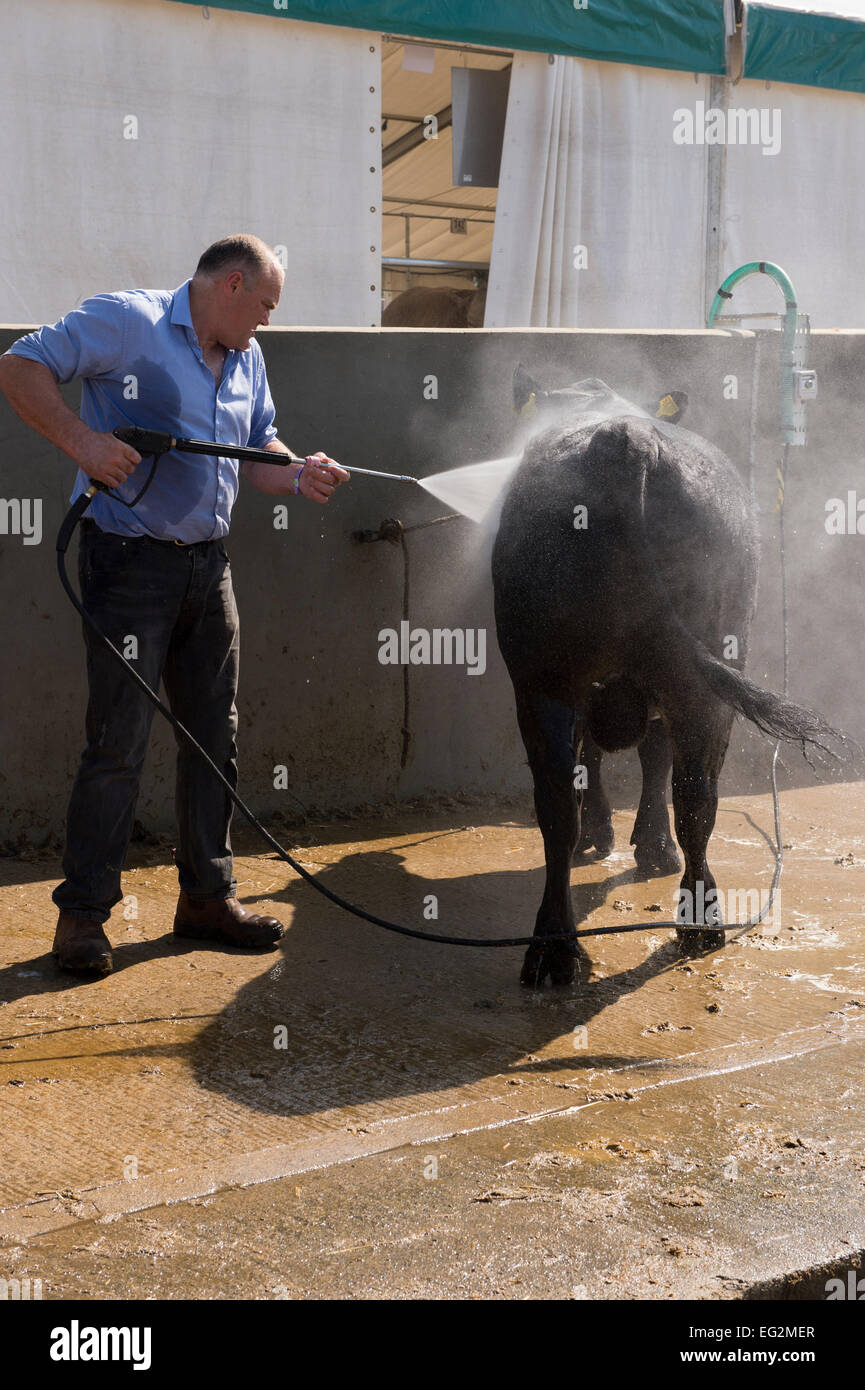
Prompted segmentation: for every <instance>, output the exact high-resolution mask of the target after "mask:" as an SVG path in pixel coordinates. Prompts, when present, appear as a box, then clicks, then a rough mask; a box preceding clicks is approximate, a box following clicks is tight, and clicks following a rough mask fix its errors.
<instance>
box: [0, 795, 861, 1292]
mask: <svg viewBox="0 0 865 1390" xmlns="http://www.w3.org/2000/svg"><path fill="white" fill-rule="evenodd" d="M863 793H865V787H863V786H862V785H861V784H859V785H854V786H849V785H848V786H841V787H838V786H827V787H818V788H816V789H809V790H797V791H791V792H787V793H784V794H783V796H782V816H783V827H784V840H785V844H788V845H789V846H790V848H789V849H787V851H786V864H785V873H784V878H783V880H782V894H781V908H780V913H779V914H778V916H777V918H775V917H774V916H773V918H772V919H770V920H769V921H767V922H766V923H763V924H762V926H761V928H759V929H755V930H754V931H753V932H751V933H749V934H748V935H746V936H743V937H740V938H739V939H735V940H731V941H730V942H729V943H728V945H727V946H726V947H725V949H724V950H723V951H722V952H718V953H716V954H714V955H712V956H709V957H705V958H701V959H697V960H687V959H685V960H683V959H682V958H681V957H680V956H679V955H678V953H677V950H676V947H675V945H674V943H673V941H672V940H671V936H672V934H671V933H669V932H665V931H660V930H659V931H657V932H652V931H646V932H644V933H634V934H631V935H626V936H615V937H599V938H589V939H587V940H586V942H585V943H584V945H585V955H584V969H583V973H582V976H581V978H580V980H579V981H578V982H577V983H576V984H575V985H574V986H573V987H572V988H569V989H567V990H559V991H551V990H546V991H543V992H540V993H537V994H533V993H531V992H527V991H525V990H522V989H520V987H519V985H518V983H517V977H518V972H519V964H520V958H521V953H520V952H519V951H511V950H504V951H476V950H465V951H458V950H455V949H452V948H445V947H439V946H431V945H428V944H424V943H421V942H415V941H409V940H405V939H402V938H396V937H393V936H390V935H385V934H384V933H382V932H381V931H379V930H378V929H376V928H373V927H371V926H368V925H366V924H364V923H363V922H360V921H358V920H357V919H354V918H352V917H350V916H348V915H346V914H344V913H341V912H339V911H338V910H337V909H336V908H335V907H333V906H332V905H330V904H329V903H327V902H326V901H325V900H324V899H322V898H320V897H318V896H317V895H315V894H314V893H313V891H312V890H311V889H310V888H309V887H308V886H307V885H305V884H303V883H302V882H301V881H300V880H299V879H297V878H296V877H295V876H294V875H293V874H292V873H291V871H290V870H288V869H287V867H286V866H284V865H283V864H282V863H281V862H280V861H279V860H278V859H275V858H273V857H272V856H269V855H266V854H265V855H258V854H256V853H255V852H254V845H253V842H252V841H251V840H250V839H248V838H246V835H245V834H244V833H239V835H238V846H239V851H240V852H239V855H238V878H239V880H240V888H239V894H240V897H241V898H242V900H243V901H244V902H246V903H248V904H255V905H256V906H261V907H262V908H263V909H266V910H269V911H273V912H274V913H276V915H278V916H280V917H281V919H282V920H283V921H284V922H285V923H286V926H287V927H288V928H289V930H288V933H287V936H286V938H285V940H284V942H283V943H282V945H281V947H280V949H279V950H278V951H276V952H273V953H267V954H249V953H242V952H232V951H226V952H222V951H214V950H211V949H202V948H198V947H196V946H195V945H194V943H191V942H177V943H175V941H174V940H173V938H172V936H171V935H170V924H171V919H172V915H173V905H174V893H175V891H176V890H175V879H174V871H173V868H172V866H171V863H170V854H169V853H168V852H167V851H166V850H165V849H159V848H154V849H152V850H148V851H144V852H141V851H139V853H138V857H137V859H136V860H135V861H134V863H135V867H132V868H130V869H129V871H128V872H127V874H126V876H125V879H124V887H125V890H126V893H127V895H129V897H128V899H127V902H126V907H125V909H123V908H118V909H116V910H115V914H114V917H113V919H112V922H111V925H110V928H109V935H110V936H111V938H112V941H113V942H114V944H115V955H116V969H115V973H114V974H113V975H112V976H110V977H108V978H107V979H105V980H102V981H97V982H78V981H76V980H75V979H74V978H72V977H67V976H60V975H58V974H57V973H56V971H55V968H54V965H53V962H52V960H51V958H50V956H49V955H48V954H47V951H48V948H49V947H50V940H51V935H52V932H53V925H54V920H55V915H56V914H55V912H54V909H53V907H52V904H51V902H50V892H51V888H52V887H53V884H54V882H56V878H57V875H58V872H59V869H58V865H57V864H56V863H53V862H46V861H40V860H35V859H34V860H26V859H25V860H22V859H14V860H5V861H2V868H0V885H2V886H0V923H2V939H3V952H4V963H3V966H2V968H0V999H2V1000H3V1001H4V1002H3V1004H2V1006H0V1125H2V1132H3V1135H4V1144H3V1148H4V1162H3V1164H2V1166H0V1207H2V1210H0V1275H2V1276H3V1277H5V1278H7V1279H8V1278H14V1277H19V1278H22V1277H26V1276H28V1275H29V1276H30V1277H31V1278H41V1279H42V1280H43V1284H44V1287H45V1296H46V1297H47V1298H70V1297H79V1298H90V1299H106V1298H117V1297H122V1298H142V1297H143V1298H148V1297H149V1298H153V1297H155V1298H165V1297H173V1298H207V1299H236V1298H258V1299H273V1298H303V1297H314V1298H323V1297H349V1298H388V1297H397V1298H418V1297H435V1298H472V1297H474V1298H478V1297H480V1298H506V1299H514V1298H518V1299H520V1298H580V1299H581V1298H588V1299H606V1298H623V1297H624V1298H632V1299H669V1298H677V1299H681V1298H703V1299H730V1298H741V1297H745V1296H752V1297H753V1296H760V1295H761V1293H762V1294H773V1296H778V1292H779V1291H781V1292H782V1293H783V1296H792V1295H795V1293H796V1291H797V1290H798V1292H799V1294H800V1295H801V1296H804V1297H809V1298H820V1297H823V1296H824V1286H825V1277H824V1276H825V1272H826V1269H828V1268H829V1267H830V1266H832V1267H834V1268H840V1267H844V1266H845V1264H847V1263H849V1265H850V1267H853V1266H855V1265H857V1264H858V1261H859V1256H860V1253H861V1252H862V1251H863V1249H865V1144H863V1138H865V1133H863V1131H865V1114H863V1106H862V1099H863V1082H862V1077H863V1068H862V1062H863V1052H865V955H863V950H862V947H863V944H865V907H863V887H865V823H863V815H862V811H863V804H865V795H863ZM467 818H470V819H471V820H472V822H473V823H472V824H470V825H467V824H466V819H467ZM632 820H633V813H630V814H628V813H624V812H623V813H620V814H617V816H616V817H615V825H616V848H615V850H614V851H613V853H612V854H611V855H610V856H609V857H608V858H607V859H606V860H604V861H600V862H598V861H593V860H589V861H587V862H586V863H583V864H581V865H579V866H578V867H575V869H574V872H573V876H572V882H573V895H574V902H575V907H576V908H577V911H578V915H579V917H580V918H581V919H587V918H589V917H591V925H593V926H596V925H603V924H614V923H616V922H617V921H622V922H627V921H628V920H644V919H649V920H651V916H652V913H653V912H657V915H658V917H659V918H667V917H669V916H670V915H672V907H673V898H674V891H675V887H676V879H675V878H662V879H653V880H650V881H648V882H645V881H643V882H641V881H638V880H637V879H636V877H635V869H634V863H633V858H632V856H631V853H630V850H629V847H628V837H629V834H630V829H631V824H632ZM771 825H772V815H771V802H770V800H769V798H767V797H740V798H733V799H728V800H725V801H724V802H723V804H722V809H721V810H720V812H719V816H718V822H717V828H716V832H715V835H714V838H713V841H712V845H711V856H710V859H711V864H712V868H713V870H714V872H715V875H716V877H717V879H718V882H719V885H720V886H721V887H722V889H723V890H724V891H725V892H729V891H730V890H731V889H736V890H741V891H744V890H748V889H750V888H767V887H768V884H769V882H770V880H771V870H772V855H771V850H770V847H769V844H768V843H767V840H766V833H767V832H768V831H769V830H770V829H771ZM290 839H291V840H293V843H294V845H295V846H298V855H299V857H300V858H301V859H302V861H303V862H304V863H305V864H307V865H308V866H309V867H310V868H312V869H314V870H316V871H317V872H318V873H319V874H320V875H321V877H322V881H323V882H324V883H326V884H327V885H328V886H330V887H332V888H333V889H335V890H336V891H338V892H341V893H344V894H345V895H347V896H349V897H350V898H352V900H354V901H356V902H359V903H361V904H363V905H364V906H365V907H367V908H368V909H369V910H371V911H373V912H377V913H380V914H381V915H383V916H387V917H390V918H394V919H396V920H398V921H401V922H405V923H406V924H408V925H411V926H414V927H417V928H419V929H422V930H423V929H428V930H429V929H431V930H437V931H441V932H447V933H453V934H457V935H458V934H465V935H490V936H494V935H502V934H504V935H511V934H522V933H526V932H528V931H530V929H531V925H532V922H533V920H534V913H535V911H536V908H537V903H538V901H539V898H540V892H541V886H542V879H543V872H542V862H543V856H542V848H541V843H540V837H539V835H538V832H537V829H536V828H535V827H534V824H533V821H532V818H531V815H530V811H529V807H528V805H527V803H525V802H519V803H513V804H511V805H509V806H507V807H502V806H501V805H496V806H494V807H492V806H486V807H483V806H478V805H471V806H468V807H467V806H462V807H460V806H458V805H456V804H454V805H453V806H451V807H449V808H448V807H443V806H439V807H437V808H430V807H415V808H405V809H403V810H401V811H400V813H399V815H398V816H392V817H391V818H390V819H388V820H387V821H383V820H377V821H376V820H369V821H362V820H348V821H342V822H339V823H330V824H328V825H308V826H306V827H305V829H304V831H303V833H295V834H294V835H293V836H292V837H290ZM430 895H434V896H435V898H436V900H437V912H438V916H437V919H436V920H432V919H430V918H429V917H425V915H424V914H425V911H426V912H429V911H430V907H429V899H430ZM124 911H125V912H126V914H127V919H126V920H125V919H124V915H123V913H124Z"/></svg>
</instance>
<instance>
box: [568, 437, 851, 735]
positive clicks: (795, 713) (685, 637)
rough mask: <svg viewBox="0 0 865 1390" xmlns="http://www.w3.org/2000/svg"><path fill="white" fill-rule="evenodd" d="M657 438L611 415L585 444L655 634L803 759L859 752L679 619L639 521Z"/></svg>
mask: <svg viewBox="0 0 865 1390" xmlns="http://www.w3.org/2000/svg"><path fill="white" fill-rule="evenodd" d="M658 443H659V441H658V434H657V432H656V431H655V430H654V429H653V428H652V426H651V425H649V424H647V423H645V422H643V421H641V420H636V419H634V420H615V421H610V422H608V423H606V424H603V425H599V426H598V428H597V429H596V430H595V432H594V434H593V436H592V440H591V443H590V445H589V450H590V452H591V454H592V455H593V457H594V459H595V461H596V464H597V465H599V472H600V476H602V477H604V479H605V481H606V482H607V484H608V486H607V487H606V488H605V492H606V494H607V496H608V497H609V498H610V501H611V502H612V503H614V504H615V505H616V506H617V508H618V509H619V516H620V517H621V519H622V522H623V525H624V528H625V530H626V531H627V532H629V533H630V534H631V537H632V539H633V541H634V542H635V546H636V549H637V552H638V554H639V555H640V557H641V559H642V561H643V564H642V565H640V567H639V568H640V571H641V573H642V575H643V576H644V577H645V580H646V582H647V583H648V584H650V585H651V587H652V589H653V590H654V592H655V594H656V595H657V599H658V604H659V608H660V611H662V612H663V613H664V614H665V617H666V620H667V621H666V623H665V627H666V632H664V633H662V634H661V636H662V641H663V643H664V646H665V648H666V649H667V650H669V647H670V645H677V646H679V648H680V650H682V651H683V652H685V653H687V654H688V655H689V656H690V658H691V662H692V668H693V669H694V670H695V671H696V672H697V674H698V675H699V677H700V679H701V681H702V682H703V684H704V685H705V686H706V687H707V688H708V690H710V691H711V693H712V694H713V695H714V696H715V697H716V698H717V699H719V700H722V701H723V702H724V704H726V705H729V706H731V708H733V709H734V710H736V712H737V713H738V714H741V715H744V717H745V718H746V719H748V720H750V722H751V723H752V724H755V725H756V726H757V728H758V729H760V730H761V731H762V732H763V733H764V734H768V735H770V736H771V737H772V738H777V739H785V740H787V741H789V742H791V743H798V744H800V745H801V748H802V752H803V755H804V756H805V757H806V759H807V756H808V748H809V747H810V748H815V749H819V750H820V751H821V752H822V753H824V754H827V755H828V756H829V757H830V758H832V759H835V760H836V761H840V757H839V753H838V752H837V751H836V747H839V746H840V748H841V749H842V750H843V752H844V753H845V754H849V753H850V752H854V753H855V754H856V755H857V759H858V758H860V757H861V755H862V750H861V749H860V748H859V746H858V744H856V742H855V741H854V740H853V739H851V738H850V737H849V736H848V735H846V734H843V733H841V732H840V731H839V730H837V729H835V728H833V726H832V725H831V724H829V723H828V722H827V721H826V720H825V719H823V717H822V716H821V715H819V714H817V713H816V712H815V711H814V710H810V709H806V708H805V707H804V706H802V705H797V704H795V703H794V702H793V701H792V700H788V699H786V698H782V697H781V696H779V695H775V694H773V693H772V692H771V691H768V690H763V689H762V687H761V686H759V685H757V684H756V683H755V682H754V681H752V680H749V679H748V677H747V676H743V675H742V673H741V672H740V671H737V670H736V668H735V667H734V666H730V665H728V664H726V663H725V662H723V661H719V660H718V659H717V657H714V656H713V655H712V653H711V652H710V651H709V650H708V648H707V647H706V646H705V645H704V644H703V643H702V642H701V641H700V640H699V639H698V638H697V637H695V636H694V634H693V633H692V632H690V631H689V629H688V628H687V627H686V626H685V624H684V623H683V622H682V620H681V618H680V617H679V615H678V613H677V612H676V610H675V608H674V606H673V603H672V601H671V599H670V595H669V593H668V591H667V587H666V585H665V583H664V580H663V577H662V575H661V572H660V570H659V569H658V566H657V563H656V561H655V558H654V555H653V554H652V548H651V545H650V543H649V537H648V534H647V530H646V524H645V489H646V478H647V476H648V475H649V473H650V472H651V471H652V469H653V468H654V467H655V465H656V463H657V458H658ZM833 745H835V747H833Z"/></svg>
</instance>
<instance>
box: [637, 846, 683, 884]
mask: <svg viewBox="0 0 865 1390" xmlns="http://www.w3.org/2000/svg"><path fill="white" fill-rule="evenodd" d="M634 859H635V860H636V862H637V868H638V869H639V870H640V873H641V874H645V875H646V877H647V878H654V877H658V878H660V877H661V876H662V875H663V874H676V873H678V872H679V870H680V869H681V867H682V861H681V859H680V858H679V852H678V850H677V849H676V846H675V844H674V843H673V841H672V839H669V838H668V837H666V836H665V837H664V839H663V840H661V841H660V842H656V843H655V844H653V845H634Z"/></svg>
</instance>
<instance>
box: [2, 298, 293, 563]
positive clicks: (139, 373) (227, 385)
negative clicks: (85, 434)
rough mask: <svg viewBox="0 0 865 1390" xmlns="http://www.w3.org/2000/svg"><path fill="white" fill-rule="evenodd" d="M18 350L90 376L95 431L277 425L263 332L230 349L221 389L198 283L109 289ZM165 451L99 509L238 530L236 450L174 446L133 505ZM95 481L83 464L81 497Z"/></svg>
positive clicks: (161, 527)
mask: <svg viewBox="0 0 865 1390" xmlns="http://www.w3.org/2000/svg"><path fill="white" fill-rule="evenodd" d="M9 351H10V352H14V353H17V354H18V356H19V357H29V358H30V359H31V360H32V361H34V362H42V363H43V364H44V365H45V366H46V367H48V369H49V370H50V372H51V373H52V375H53V377H54V380H55V381H56V382H57V383H58V384H63V383H65V382H68V381H73V380H74V379H75V378H77V377H80V378H81V380H82V396H81V418H82V420H83V421H84V423H85V424H86V425H89V426H90V428H91V429H94V430H100V431H105V432H108V431H110V430H113V429H115V428H116V427H117V426H118V425H140V426H142V427H143V428H145V429H154V430H166V431H168V432H169V433H171V434H173V435H175V436H180V437H183V438H187V439H212V440H214V441H216V442H217V443H220V444H248V445H250V446H251V447H252V448H254V449H261V448H263V447H264V445H265V444H266V443H267V442H268V441H269V440H271V439H273V438H274V437H275V435H276V428H275V426H274V423H273V420H274V413H275V412H274V408H273V401H272V400H271V396H270V390H269V388H268V385H267V374H266V372H265V368H264V359H263V357H262V355H261V348H260V347H259V345H258V343H257V342H256V341H255V339H253V340H252V343H251V345H250V346H249V347H248V348H246V349H245V350H244V351H242V352H240V351H237V350H235V349H229V350H228V352H227V353H226V358H225V366H224V368H223V372H222V379H221V381H220V383H219V386H218V387H217V384H216V380H215V378H214V376H213V373H212V372H211V370H210V368H209V367H208V366H207V364H206V363H205V361H204V357H203V356H202V352H201V347H200V346H199V342H198V338H197V337H196V334H195V329H194V328H193V326H192V315H191V313H190V309H189V281H188V280H187V281H186V283H185V284H183V285H181V286H180V287H179V289H176V290H174V292H173V293H172V292H171V291H169V290H131V291H129V292H125V293H120V294H97V295H94V296H93V298H92V299H86V300H85V301H84V303H83V304H81V305H80V306H79V308H77V309H73V310H72V312H71V313H69V314H67V315H66V316H65V318H62V319H61V320H60V322H59V323H55V324H54V325H53V326H50V325H46V326H45V327H44V328H39V329H37V330H36V332H35V333H28V334H27V335H26V336H25V337H23V338H19V339H18V340H17V342H15V343H14V344H13V345H12V347H11V348H10V349H9ZM152 462H153V460H152V459H150V458H146V457H145V458H143V459H142V461H141V463H140V464H139V465H138V467H137V468H136V470H135V472H134V473H133V474H132V475H131V477H129V478H127V480H126V482H125V483H123V485H122V486H121V487H119V488H115V489H113V490H112V493H110V494H109V493H105V492H99V493H97V494H96V496H95V497H94V499H93V501H92V502H91V504H90V512H89V515H91V516H92V517H93V520H94V521H95V522H96V524H97V525H98V526H100V527H101V528H102V530H103V531H115V532H117V533H118V534H120V535H123V536H140V535H148V536H156V537H157V538H158V539H159V540H181V541H187V542H188V541H205V540H211V539H213V538H215V537H219V536H224V535H227V533H228V528H229V525H230V520H231V509H232V507H233V505H234V501H235V498H236V497H237V491H238V483H239V479H238V473H239V469H240V464H239V463H238V462H237V460H236V459H226V458H217V457H215V456H208V455H204V454H188V453H183V452H181V451H178V450H174V451H173V452H171V453H168V454H163V455H162V457H161V459H160V460H159V464H158V465H157V469H156V475H155V477H154V479H153V482H152V483H151V484H150V486H149V487H148V489H147V492H146V493H145V495H144V496H143V497H142V499H141V501H140V503H138V504H137V506H136V507H135V510H134V511H130V510H129V509H128V508H127V507H124V506H123V505H122V504H121V503H120V502H117V501H114V500H113V496H114V495H116V496H118V497H123V498H125V499H126V500H127V501H129V500H131V499H132V498H133V497H134V496H135V494H136V493H137V492H139V491H140V489H141V487H142V485H143V483H144V481H145V479H146V478H147V473H148V470H149V468H150V466H151V464H152ZM88 486H89V480H88V478H87V475H86V474H85V473H83V472H82V471H81V470H79V472H78V478H77V481H76V484H75V489H74V492H73V494H72V496H73V499H74V498H75V497H78V496H79V495H80V493H82V492H83V491H84V490H85V489H86V488H87V487H88Z"/></svg>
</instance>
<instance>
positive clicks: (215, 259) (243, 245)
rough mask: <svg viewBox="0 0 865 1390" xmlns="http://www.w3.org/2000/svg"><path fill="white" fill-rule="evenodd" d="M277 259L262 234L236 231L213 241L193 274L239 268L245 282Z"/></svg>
mask: <svg viewBox="0 0 865 1390" xmlns="http://www.w3.org/2000/svg"><path fill="white" fill-rule="evenodd" d="M278 264H279V263H278V261H277V259H276V257H275V256H274V254H273V252H272V251H271V249H270V247H269V246H268V245H267V243H266V242H264V241H262V240H261V237H257V236H252V235H251V234H250V233H249V232H239V233H238V234H237V235H236V236H226V237H223V238H222V240H221V241H215V242H214V243H213V245H212V246H208V248H207V250H206V251H205V252H204V253H203V255H202V256H201V259H200V260H199V262H198V265H197V266H196V268H195V273H196V275H224V274H227V273H228V272H229V271H231V270H239V271H240V272H241V273H242V275H243V283H244V284H245V285H248V284H249V283H250V281H251V280H253V279H257V278H258V276H259V275H262V274H266V273H267V272H268V271H270V270H272V269H273V267H274V266H275V265H278Z"/></svg>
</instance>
